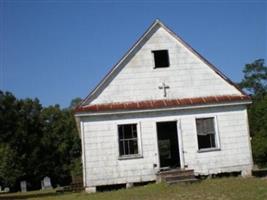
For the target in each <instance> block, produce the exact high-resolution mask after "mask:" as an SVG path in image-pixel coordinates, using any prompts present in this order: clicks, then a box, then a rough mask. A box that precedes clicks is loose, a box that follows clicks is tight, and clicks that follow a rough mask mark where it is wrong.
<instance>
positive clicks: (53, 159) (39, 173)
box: [0, 91, 81, 189]
mask: <svg viewBox="0 0 267 200" xmlns="http://www.w3.org/2000/svg"><path fill="white" fill-rule="evenodd" d="M80 149H81V147H80V139H79V137H78V133H77V129H76V124H75V119H74V117H73V111H72V110H71V109H60V107H59V105H55V106H49V107H47V108H43V107H42V105H41V104H40V102H39V100H38V99H33V100H32V99H17V98H16V97H15V96H13V95H12V94H11V93H10V92H2V91H0V155H1V156H0V185H2V186H9V187H12V188H13V189H18V186H19V181H21V180H26V181H27V182H28V186H29V189H37V188H40V186H41V185H40V181H41V179H42V178H43V177H44V176H49V177H51V180H52V184H54V185H56V184H60V185H66V184H68V183H69V182H70V180H71V174H72V170H73V169H72V168H73V162H77V160H79V161H80Z"/></svg>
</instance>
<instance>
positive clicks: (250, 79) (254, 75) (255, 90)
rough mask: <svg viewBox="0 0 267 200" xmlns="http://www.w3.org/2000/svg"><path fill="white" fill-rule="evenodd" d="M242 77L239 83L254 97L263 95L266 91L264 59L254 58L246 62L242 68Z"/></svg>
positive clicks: (266, 69) (266, 80) (266, 71)
mask: <svg viewBox="0 0 267 200" xmlns="http://www.w3.org/2000/svg"><path fill="white" fill-rule="evenodd" d="M243 73H244V78H243V80H242V81H241V83H240V84H239V85H240V87H241V88H244V89H245V90H246V91H248V92H249V93H250V94H252V95H253V96H254V97H258V98H261V97H264V96H265V95H266V92H267V67H266V66H264V59H258V60H255V61H254V62H253V63H251V64H246V65H245V68H244V70H243Z"/></svg>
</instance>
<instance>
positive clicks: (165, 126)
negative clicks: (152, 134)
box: [157, 121, 180, 169]
mask: <svg viewBox="0 0 267 200" xmlns="http://www.w3.org/2000/svg"><path fill="white" fill-rule="evenodd" d="M157 133H158V147H159V159H160V168H161V169H168V168H177V167H180V155H179V147H178V137H177V122H176V121H172V122H158V123H157Z"/></svg>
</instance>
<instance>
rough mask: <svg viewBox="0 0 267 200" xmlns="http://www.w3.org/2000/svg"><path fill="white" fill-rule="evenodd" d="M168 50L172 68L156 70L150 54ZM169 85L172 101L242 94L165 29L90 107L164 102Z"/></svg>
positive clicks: (149, 42) (143, 48)
mask: <svg viewBox="0 0 267 200" xmlns="http://www.w3.org/2000/svg"><path fill="white" fill-rule="evenodd" d="M160 49H167V50H168V51H169V61H170V67H168V68H157V69H154V57H153V54H152V52H151V51H153V50H160ZM163 82H164V83H166V84H167V85H168V86H170V89H168V90H167V93H168V96H167V98H169V99H175V98H187V97H190V98H191V97H203V96H214V95H240V91H238V90H237V89H236V88H235V87H234V86H232V85H231V84H229V83H228V82H226V81H225V80H224V79H223V78H221V77H220V76H219V75H218V74H217V73H216V72H215V71H214V70H212V69H211V68H210V67H209V66H207V64H205V63H204V62H203V61H202V60H201V59H199V57H197V56H196V55H195V54H193V53H192V52H191V51H189V50H188V48H186V47H185V46H184V45H183V44H182V43H180V42H179V41H178V40H177V39H175V38H174V37H173V36H172V35H171V34H170V33H169V32H167V31H166V30H165V29H164V28H163V27H160V28H159V29H158V30H157V31H156V32H155V33H154V34H153V35H152V36H151V38H150V39H149V40H148V41H147V42H146V43H145V44H144V45H143V47H142V48H141V49H140V50H139V51H138V52H137V53H136V54H135V55H134V56H133V57H132V59H131V60H130V61H129V62H128V63H127V64H126V65H125V66H124V67H123V68H122V70H121V71H120V72H119V73H118V74H117V75H116V76H115V77H114V78H113V80H112V81H111V82H110V83H109V84H108V85H107V86H106V87H105V88H104V90H103V91H102V92H101V93H100V94H99V95H98V96H97V97H95V99H93V101H92V102H91V104H99V103H112V102H125V101H141V100H154V99H162V98H163V91H162V90H159V88H158V87H159V85H161V83H163Z"/></svg>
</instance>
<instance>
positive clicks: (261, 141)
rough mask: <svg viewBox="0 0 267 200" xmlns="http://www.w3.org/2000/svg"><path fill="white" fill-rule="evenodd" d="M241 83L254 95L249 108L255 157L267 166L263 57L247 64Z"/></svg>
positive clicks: (266, 82) (266, 90)
mask: <svg viewBox="0 0 267 200" xmlns="http://www.w3.org/2000/svg"><path fill="white" fill-rule="evenodd" d="M243 72H244V78H243V80H242V81H241V83H240V84H239V85H240V87H241V88H243V89H244V90H245V91H247V92H249V93H250V94H251V95H252V100H253V102H252V104H251V105H250V107H249V109H248V116H249V124H250V133H251V136H252V150H253V158H254V161H255V163H256V164H258V165H259V166H260V167H264V166H267V67H266V66H265V65H264V60H263V59H258V60H255V61H254V62H253V63H251V64H246V65H245V68H244V70H243Z"/></svg>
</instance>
